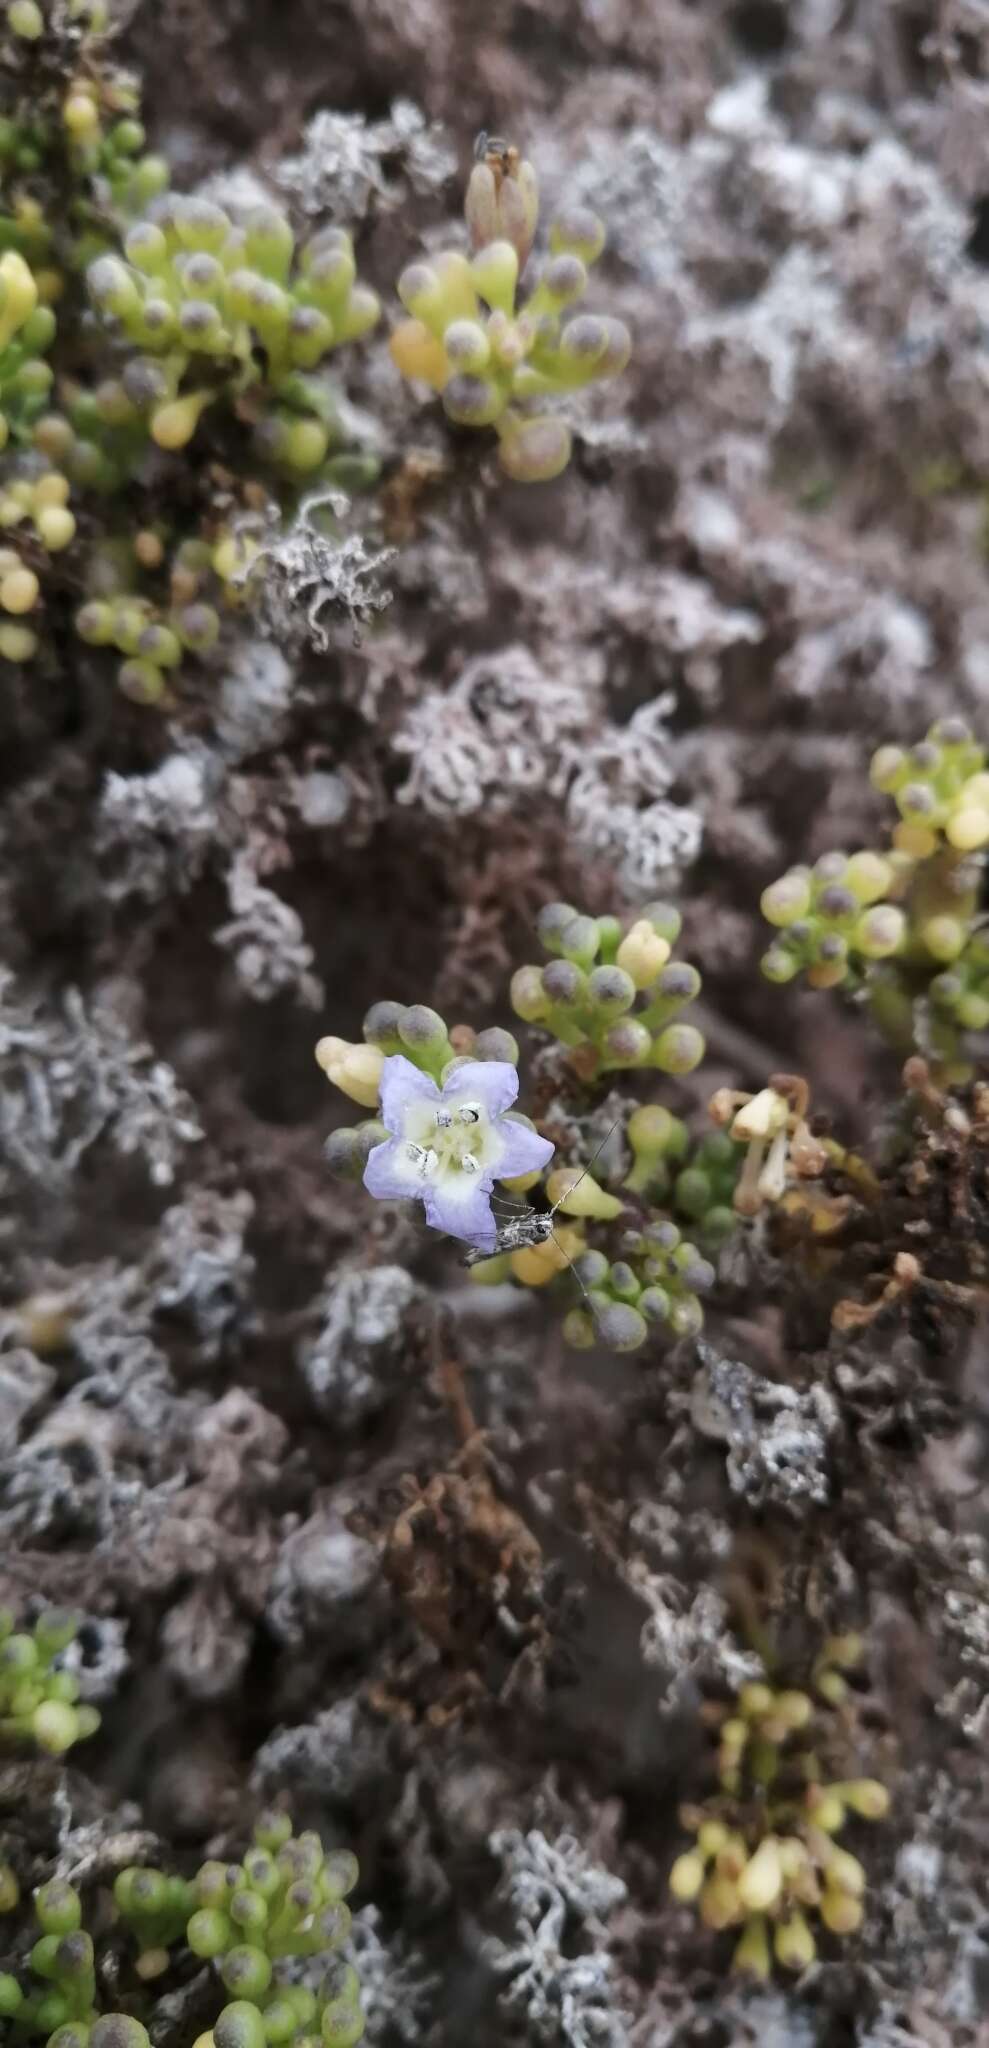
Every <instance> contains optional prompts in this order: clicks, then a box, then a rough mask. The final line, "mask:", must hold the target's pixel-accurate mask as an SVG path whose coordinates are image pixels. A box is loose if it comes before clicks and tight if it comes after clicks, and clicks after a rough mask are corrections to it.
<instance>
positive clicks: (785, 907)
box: [759, 868, 811, 927]
mask: <svg viewBox="0 0 989 2048" xmlns="http://www.w3.org/2000/svg"><path fill="white" fill-rule="evenodd" d="M810 898H811V890H810V877H809V875H808V873H807V870H806V868H793V869H791V871H790V873H789V874H788V875H781V876H780V878H779V881H778V882H771V883H770V885H769V888H768V889H764V890H763V892H762V895H761V897H760V899H759V903H760V908H761V910H762V914H763V917H764V918H765V919H766V921H767V923H768V924H775V925H781V926H784V927H785V926H786V925H790V924H793V923H794V922H795V920H796V919H797V918H798V917H806V915H807V912H808V910H809V909H810Z"/></svg>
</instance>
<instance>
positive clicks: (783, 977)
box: [759, 946, 800, 985]
mask: <svg viewBox="0 0 989 2048" xmlns="http://www.w3.org/2000/svg"><path fill="white" fill-rule="evenodd" d="M759 966H760V968H761V970H762V973H763V974H764V975H765V977H766V980H767V981H773V982H777V983H779V984H780V985H782V984H783V983H785V982H788V981H792V980H793V979H794V976H795V975H797V974H799V972H800V962H799V960H798V959H797V957H796V955H795V954H794V953H788V952H787V951H786V950H785V948H784V947H783V946H770V948H769V951H768V953H764V954H763V956H762V959H761V960H760V962H759Z"/></svg>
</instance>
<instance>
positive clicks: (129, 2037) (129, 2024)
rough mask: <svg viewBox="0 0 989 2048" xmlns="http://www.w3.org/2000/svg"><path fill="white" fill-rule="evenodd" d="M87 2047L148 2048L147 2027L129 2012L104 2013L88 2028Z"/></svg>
mask: <svg viewBox="0 0 989 2048" xmlns="http://www.w3.org/2000/svg"><path fill="white" fill-rule="evenodd" d="M89 2048H150V2043H149V2040H148V2033H147V2028H146V2027H142V2025H141V2022H140V2020H133V2019H131V2017H130V2015H129V2013H124V2012H108V2013H104V2015H103V2017H102V2019H98V2020H94V2022H93V2025H92V2027H91V2028H90V2032H89Z"/></svg>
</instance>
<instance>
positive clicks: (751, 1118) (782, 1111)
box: [731, 1088, 788, 1141]
mask: <svg viewBox="0 0 989 2048" xmlns="http://www.w3.org/2000/svg"><path fill="white" fill-rule="evenodd" d="M787 1115H788V1111H787V1106H786V1103H785V1102H784V1100H783V1097H782V1095H777V1093H776V1090H775V1088H761V1089H760V1090H759V1093H758V1095H753V1097H752V1099H751V1101H749V1102H746V1103H743V1105H742V1108H741V1109H740V1110H738V1111H737V1112H736V1115H735V1120H734V1122H733V1124H732V1127H731V1135H732V1137H733V1138H738V1139H739V1140H749V1141H751V1140H752V1139H753V1138H763V1139H765V1138H774V1137H775V1136H776V1133H777V1131H782V1130H783V1129H785V1126H786V1119H787Z"/></svg>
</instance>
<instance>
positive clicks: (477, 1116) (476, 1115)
mask: <svg viewBox="0 0 989 2048" xmlns="http://www.w3.org/2000/svg"><path fill="white" fill-rule="evenodd" d="M457 1121H458V1123H462V1124H479V1123H480V1121H481V1111H480V1107H479V1105H478V1104H477V1103H476V1102H462V1103H461V1105H460V1108H459V1109H458V1111H457Z"/></svg>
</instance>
